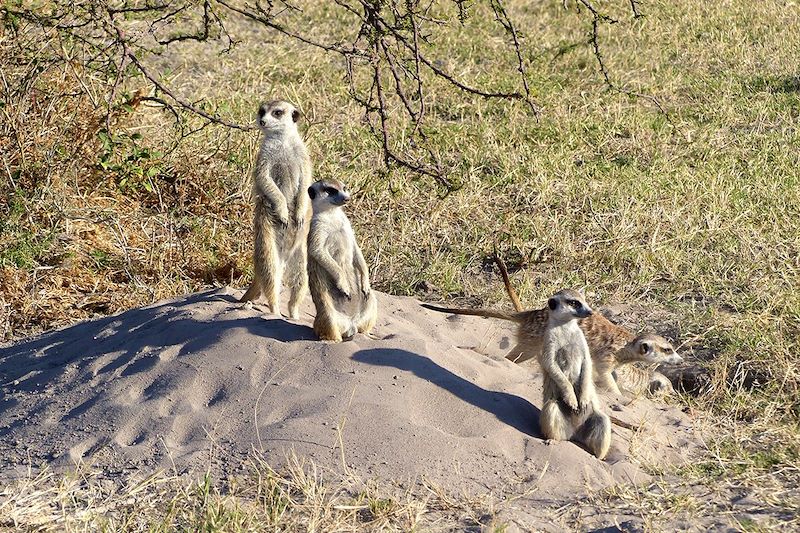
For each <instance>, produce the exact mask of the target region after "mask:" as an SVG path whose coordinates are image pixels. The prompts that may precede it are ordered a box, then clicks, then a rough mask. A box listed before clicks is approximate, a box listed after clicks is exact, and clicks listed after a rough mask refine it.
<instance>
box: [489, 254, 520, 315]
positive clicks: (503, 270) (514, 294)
mask: <svg viewBox="0 0 800 533" xmlns="http://www.w3.org/2000/svg"><path fill="white" fill-rule="evenodd" d="M494 262H495V263H497V268H499V269H500V275H501V276H503V284H505V286H506V292H507V293H508V297H509V298H511V303H512V304H514V309H516V310H517V312H521V311H524V309H523V308H522V304H521V303H520V301H519V297H518V296H517V291H515V290H514V287H512V286H511V279H510V278H509V277H508V269H507V268H506V263H505V261H503V259H502V258H501V257H500V256H499V255H498V253H497V249H496V248H495V250H494Z"/></svg>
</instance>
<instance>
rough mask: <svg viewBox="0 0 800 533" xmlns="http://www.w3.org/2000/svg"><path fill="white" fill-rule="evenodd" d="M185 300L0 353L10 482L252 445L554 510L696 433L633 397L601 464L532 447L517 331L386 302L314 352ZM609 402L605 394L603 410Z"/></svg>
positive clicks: (238, 309)
mask: <svg viewBox="0 0 800 533" xmlns="http://www.w3.org/2000/svg"><path fill="white" fill-rule="evenodd" d="M239 295H240V293H239V292H238V291H233V290H230V289H222V290H218V291H210V292H204V293H199V294H194V295H190V296H188V297H185V298H180V299H177V300H174V301H169V302H162V303H158V304H155V305H152V306H149V307H145V308H141V309H133V310H131V311H128V312H125V313H122V314H120V315H117V316H113V317H108V318H104V319H101V320H94V321H90V322H85V323H80V324H77V325H75V326H72V327H68V328H65V329H62V330H59V331H53V332H50V333H47V334H45V335H42V336H40V337H38V338H34V339H31V340H26V341H23V342H20V343H17V344H14V345H11V346H7V347H4V348H3V349H1V350H0V383H2V389H1V390H2V398H1V399H0V457H2V458H3V460H4V461H5V464H4V465H2V466H3V470H4V471H5V472H6V473H7V474H8V473H10V472H13V466H14V465H19V464H28V463H30V462H33V463H34V464H37V463H40V462H42V461H46V462H50V463H52V464H54V465H56V466H69V465H72V464H73V463H74V462H75V461H79V460H82V461H85V462H86V461H93V462H95V463H97V464H102V465H108V466H116V467H120V468H127V467H131V468H142V467H144V468H155V467H163V468H170V469H171V468H173V465H174V468H177V469H178V471H187V470H188V471H193V470H197V471H201V472H202V471H205V470H206V468H208V467H212V468H219V469H221V470H222V471H223V472H226V471H227V469H229V468H235V467H236V466H237V465H238V463H239V462H240V461H238V460H237V459H240V458H243V457H244V456H246V455H247V454H248V453H250V452H251V451H252V450H253V449H255V450H258V451H261V452H263V454H264V456H265V458H266V460H267V461H270V462H271V463H277V464H279V463H281V462H282V460H283V459H284V457H285V453H286V451H287V450H289V449H294V450H295V452H296V453H297V454H299V455H301V456H306V457H309V458H311V459H313V460H314V461H315V462H316V463H317V464H319V465H321V466H324V467H328V468H330V469H331V470H334V471H335V470H337V469H341V468H342V457H344V461H345V462H346V463H347V464H348V465H349V466H350V467H351V468H352V469H353V471H355V473H357V474H359V475H360V476H362V477H364V478H378V479H385V480H388V479H392V480H410V479H413V478H418V477H419V476H421V475H425V476H427V477H428V478H430V479H432V480H434V481H435V482H437V483H440V484H442V485H443V486H444V487H445V488H449V489H453V490H458V491H461V490H462V489H464V488H467V489H473V490H474V489H478V490H481V489H485V488H489V489H492V488H497V487H500V486H508V484H509V483H511V484H522V485H526V484H528V485H532V484H534V483H538V487H539V490H540V491H545V492H546V493H547V494H550V495H552V496H553V497H558V496H559V495H567V494H570V493H574V492H575V491H576V490H578V491H582V490H583V489H584V488H587V487H588V488H599V487H603V486H607V485H609V484H612V483H615V482H620V481H625V482H627V481H643V480H645V479H646V475H645V474H644V473H643V472H642V470H641V469H640V468H639V467H638V466H637V464H638V462H639V460H641V459H644V460H646V461H657V462H662V463H663V462H664V461H669V462H674V461H681V460H683V459H684V458H685V454H688V453H689V452H690V449H691V448H692V446H690V444H691V443H692V442H693V440H694V439H693V436H692V432H691V428H690V424H689V422H688V420H687V418H686V416H685V415H684V414H683V413H681V412H680V410H679V409H677V408H674V407H664V406H658V405H656V404H653V403H651V402H649V401H647V400H643V399H640V400H637V401H636V402H634V403H633V404H632V405H631V406H628V407H624V408H623V409H622V410H621V411H617V412H614V414H615V415H616V416H617V417H618V418H620V419H622V420H624V421H627V422H629V423H633V424H641V426H642V427H641V430H640V431H638V432H633V431H629V430H626V429H622V428H620V427H614V430H613V432H614V434H613V439H614V445H613V448H612V452H611V454H610V457H609V458H608V459H607V460H606V461H598V460H597V459H596V458H595V457H593V456H592V455H590V454H588V453H586V452H585V451H584V450H582V449H581V448H579V447H578V446H576V445H575V444H573V443H569V442H560V443H555V444H547V443H545V442H544V441H543V440H541V438H540V437H539V432H538V426H537V420H538V412H539V411H538V408H537V406H540V405H541V380H540V378H539V377H538V376H537V375H536V373H535V372H532V371H531V370H529V369H524V368H521V367H519V366H517V365H515V364H513V363H510V362H507V361H505V360H503V359H502V357H503V355H504V354H505V352H506V351H507V350H508V349H510V348H511V346H512V330H511V329H510V327H509V324H505V323H502V322H501V321H497V320H486V319H481V318H472V317H454V316H448V315H444V314H439V313H435V312H431V311H427V310H425V309H422V308H421V307H419V303H418V302H417V301H416V300H414V299H411V298H401V297H393V296H388V295H384V294H379V295H378V303H379V306H380V307H379V308H380V318H379V321H378V325H377V326H376V328H375V330H374V337H375V338H369V337H366V336H364V335H358V336H357V337H356V338H355V339H354V340H352V341H350V342H345V343H341V344H326V343H322V342H319V341H316V340H314V334H313V331H312V330H311V328H310V323H311V321H312V316H313V315H312V312H313V308H312V306H311V303H310V301H308V302H307V304H306V308H305V314H304V316H303V318H302V319H301V320H299V321H296V322H293V321H287V320H285V319H282V318H279V317H275V316H270V315H267V314H264V313H263V312H262V310H260V309H259V308H257V307H256V308H246V307H242V306H241V305H239V304H237V303H234V302H235V297H237V296H239ZM613 402H614V400H613V399H610V400H609V403H613Z"/></svg>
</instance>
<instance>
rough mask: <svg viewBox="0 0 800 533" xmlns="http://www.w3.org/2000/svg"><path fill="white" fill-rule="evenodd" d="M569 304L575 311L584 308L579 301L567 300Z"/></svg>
mask: <svg viewBox="0 0 800 533" xmlns="http://www.w3.org/2000/svg"><path fill="white" fill-rule="evenodd" d="M567 303H568V304H569V305H570V306H572V307H573V308H575V309H580V308H581V307H583V306H582V305H581V303H580V302H579V301H578V300H567Z"/></svg>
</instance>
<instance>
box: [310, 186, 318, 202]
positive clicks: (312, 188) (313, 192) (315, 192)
mask: <svg viewBox="0 0 800 533" xmlns="http://www.w3.org/2000/svg"><path fill="white" fill-rule="evenodd" d="M308 196H309V197H310V198H311V199H312V200H313V199H314V198H316V197H317V191H316V190H314V187H309V188H308Z"/></svg>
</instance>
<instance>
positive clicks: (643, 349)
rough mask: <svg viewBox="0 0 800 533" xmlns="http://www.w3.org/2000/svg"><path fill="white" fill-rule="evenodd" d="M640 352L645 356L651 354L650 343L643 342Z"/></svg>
mask: <svg viewBox="0 0 800 533" xmlns="http://www.w3.org/2000/svg"><path fill="white" fill-rule="evenodd" d="M639 351H640V352H642V353H643V354H644V353H647V352H649V351H650V343H649V342H643V343H642V344H641V345H640V346H639Z"/></svg>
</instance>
